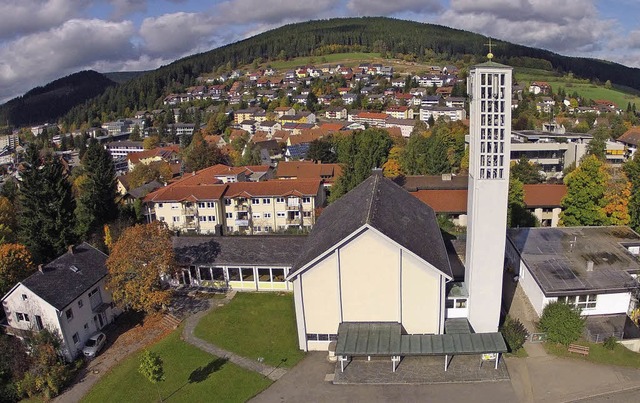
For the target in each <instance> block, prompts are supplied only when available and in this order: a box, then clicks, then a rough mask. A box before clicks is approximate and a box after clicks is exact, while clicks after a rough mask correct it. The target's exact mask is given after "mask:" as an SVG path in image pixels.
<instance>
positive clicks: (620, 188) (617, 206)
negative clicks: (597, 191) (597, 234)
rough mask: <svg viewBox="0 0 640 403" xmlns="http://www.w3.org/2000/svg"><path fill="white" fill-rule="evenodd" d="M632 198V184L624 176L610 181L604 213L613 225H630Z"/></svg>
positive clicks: (605, 195) (605, 196)
mask: <svg viewBox="0 0 640 403" xmlns="http://www.w3.org/2000/svg"><path fill="white" fill-rule="evenodd" d="M630 198H631V182H629V180H628V179H627V176H626V175H624V174H622V175H621V176H620V177H619V178H617V179H612V180H610V181H609V184H608V186H607V190H606V191H605V194H604V199H605V203H606V204H605V206H604V208H603V209H604V212H605V214H606V215H607V217H609V224H611V225H627V224H629V220H630V216H629V199H630Z"/></svg>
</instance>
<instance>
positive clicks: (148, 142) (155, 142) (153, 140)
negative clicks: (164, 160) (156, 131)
mask: <svg viewBox="0 0 640 403" xmlns="http://www.w3.org/2000/svg"><path fill="white" fill-rule="evenodd" d="M159 145H160V137H158V136H149V137H146V138H145V139H144V140H142V148H144V149H145V150H151V149H152V148H156V147H158V146H159Z"/></svg>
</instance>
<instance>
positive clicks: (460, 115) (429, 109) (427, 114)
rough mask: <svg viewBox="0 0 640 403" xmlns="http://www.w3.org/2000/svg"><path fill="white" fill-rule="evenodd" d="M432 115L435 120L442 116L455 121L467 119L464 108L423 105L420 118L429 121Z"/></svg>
mask: <svg viewBox="0 0 640 403" xmlns="http://www.w3.org/2000/svg"><path fill="white" fill-rule="evenodd" d="M431 117H433V120H438V119H439V118H441V117H442V118H444V119H446V120H450V121H452V122H455V121H458V120H464V119H466V117H467V113H466V111H465V110H464V108H450V107H448V106H423V107H421V108H420V120H422V121H423V122H427V121H428V120H429V119H430V118H431Z"/></svg>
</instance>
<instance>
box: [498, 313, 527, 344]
mask: <svg viewBox="0 0 640 403" xmlns="http://www.w3.org/2000/svg"><path fill="white" fill-rule="evenodd" d="M500 331H501V332H502V336H503V337H504V339H505V341H506V342H507V346H508V347H509V351H510V352H512V353H515V352H516V351H518V350H520V349H521V348H522V345H523V344H524V342H525V341H526V340H527V335H528V332H527V329H525V327H524V325H523V324H522V322H520V320H519V319H514V318H512V317H510V316H509V315H507V317H506V318H505V320H504V323H503V324H502V327H501V328H500Z"/></svg>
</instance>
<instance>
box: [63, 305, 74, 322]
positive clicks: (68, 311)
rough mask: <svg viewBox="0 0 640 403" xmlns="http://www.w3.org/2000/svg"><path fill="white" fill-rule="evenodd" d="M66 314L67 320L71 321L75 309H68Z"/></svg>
mask: <svg viewBox="0 0 640 403" xmlns="http://www.w3.org/2000/svg"><path fill="white" fill-rule="evenodd" d="M65 314H66V315H67V320H68V321H71V319H73V309H71V308H69V309H67V311H66V312H65Z"/></svg>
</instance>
